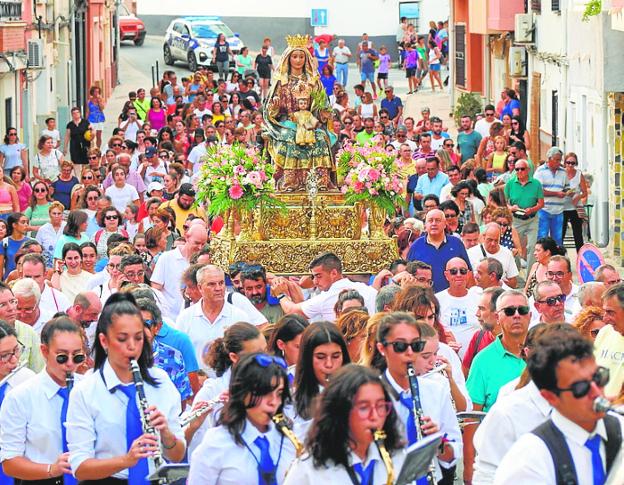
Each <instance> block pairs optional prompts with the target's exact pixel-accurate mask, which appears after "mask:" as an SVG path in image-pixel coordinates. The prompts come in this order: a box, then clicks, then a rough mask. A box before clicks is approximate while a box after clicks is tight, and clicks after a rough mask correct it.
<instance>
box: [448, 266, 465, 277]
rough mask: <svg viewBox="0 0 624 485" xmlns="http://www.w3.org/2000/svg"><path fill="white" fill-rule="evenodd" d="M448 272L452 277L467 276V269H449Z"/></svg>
mask: <svg viewBox="0 0 624 485" xmlns="http://www.w3.org/2000/svg"><path fill="white" fill-rule="evenodd" d="M448 272H449V273H451V274H452V275H453V276H455V275H456V274H457V273H461V274H462V275H466V274H468V268H451V269H449V270H448Z"/></svg>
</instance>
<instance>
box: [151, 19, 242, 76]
mask: <svg viewBox="0 0 624 485" xmlns="http://www.w3.org/2000/svg"><path fill="white" fill-rule="evenodd" d="M219 34H225V38H226V40H227V41H228V43H229V44H230V50H231V51H232V53H233V54H234V55H236V54H238V53H239V52H240V50H241V49H242V48H243V46H244V44H243V41H242V40H241V39H240V38H239V36H238V34H235V33H234V32H232V30H231V29H230V28H229V27H228V26H227V25H226V24H224V23H223V22H222V21H221V19H220V18H219V17H180V18H177V19H175V20H173V21H172V22H171V24H169V27H168V28H167V32H166V33H165V41H164V44H163V57H164V59H165V64H167V65H168V66H172V65H173V64H174V63H175V62H176V61H182V62H185V63H187V64H188V68H189V70H191V71H197V69H198V67H199V66H208V67H209V68H210V69H212V70H213V71H216V70H217V66H216V64H214V63H213V62H212V51H213V49H214V45H215V42H216V41H217V36H218V35H219ZM234 67H235V62H234V59H232V60H231V61H230V69H231V70H233V69H234Z"/></svg>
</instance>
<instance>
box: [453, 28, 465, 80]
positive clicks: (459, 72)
mask: <svg viewBox="0 0 624 485" xmlns="http://www.w3.org/2000/svg"><path fill="white" fill-rule="evenodd" d="M455 85H456V86H462V87H466V26H465V25H462V24H457V25H455Z"/></svg>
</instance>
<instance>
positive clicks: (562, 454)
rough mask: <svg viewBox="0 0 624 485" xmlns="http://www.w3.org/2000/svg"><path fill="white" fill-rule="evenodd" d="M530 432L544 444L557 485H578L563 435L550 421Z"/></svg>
mask: <svg viewBox="0 0 624 485" xmlns="http://www.w3.org/2000/svg"><path fill="white" fill-rule="evenodd" d="M531 432H532V433H533V434H534V435H535V436H537V437H538V438H540V439H541V440H542V441H543V442H544V444H545V445H546V447H547V448H548V451H549V452H550V456H551V457H552V460H553V465H554V466H555V475H556V477H557V485H578V477H577V475H576V468H575V467H574V461H573V460H572V455H571V454H570V448H568V444H567V443H566V440H565V437H564V436H563V433H562V432H561V431H559V429H558V428H557V427H556V426H555V424H554V423H553V422H552V419H549V420H548V421H545V422H544V423H542V424H540V425H539V426H538V427H537V428H535V429H534V430H533V431H531Z"/></svg>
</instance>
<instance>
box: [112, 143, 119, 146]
mask: <svg viewBox="0 0 624 485" xmlns="http://www.w3.org/2000/svg"><path fill="white" fill-rule="evenodd" d="M111 146H112V147H120V146H121V143H113V144H112V145H111Z"/></svg>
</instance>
